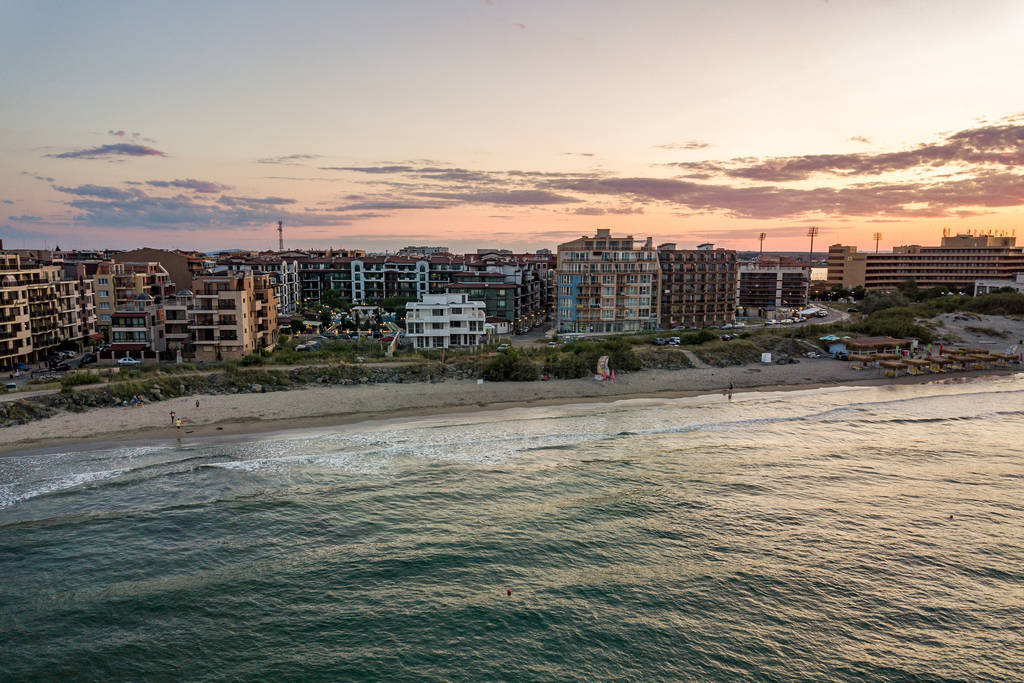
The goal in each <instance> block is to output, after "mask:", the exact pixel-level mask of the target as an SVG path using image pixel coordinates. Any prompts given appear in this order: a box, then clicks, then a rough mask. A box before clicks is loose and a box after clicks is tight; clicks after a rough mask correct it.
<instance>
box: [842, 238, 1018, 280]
mask: <svg viewBox="0 0 1024 683" xmlns="http://www.w3.org/2000/svg"><path fill="white" fill-rule="evenodd" d="M1020 272H1024V248H1022V247H1018V246H1017V239H1016V237H1014V236H1012V235H1003V234H998V235H992V234H989V235H972V234H967V233H962V234H957V235H950V234H949V232H948V231H945V232H944V234H943V237H942V243H941V244H940V246H937V247H922V246H920V245H917V244H912V245H908V246H902V247H894V248H893V250H892V252H889V253H885V252H883V253H878V254H876V253H872V252H858V251H857V247H853V246H844V245H841V244H833V245H832V246H831V247H829V248H828V279H827V282H828V285H829V286H830V287H833V286H836V285H838V286H841V287H842V288H844V289H853V288H854V287H857V286H863V287H864V288H865V289H867V290H869V291H871V290H882V289H895V288H896V287H897V286H898V285H900V284H902V283H903V282H906V281H907V280H913V281H914V282H915V283H916V284H917V286H918V287H936V286H939V285H945V286H947V287H949V288H951V289H964V290H967V291H970V290H971V289H972V288H973V286H974V281H975V280H1007V281H1012V280H1013V279H1014V278H1015V277H1016V275H1017V273H1020Z"/></svg>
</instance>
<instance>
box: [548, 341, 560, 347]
mask: <svg viewBox="0 0 1024 683" xmlns="http://www.w3.org/2000/svg"><path fill="white" fill-rule="evenodd" d="M548 346H558V342H554V341H549V342H548Z"/></svg>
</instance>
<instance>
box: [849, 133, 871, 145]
mask: <svg viewBox="0 0 1024 683" xmlns="http://www.w3.org/2000/svg"><path fill="white" fill-rule="evenodd" d="M850 142H863V143H864V144H865V145H870V144H871V138H868V137H864V136H863V135H854V136H853V137H851V138H850Z"/></svg>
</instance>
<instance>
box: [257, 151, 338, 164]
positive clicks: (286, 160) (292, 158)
mask: <svg viewBox="0 0 1024 683" xmlns="http://www.w3.org/2000/svg"><path fill="white" fill-rule="evenodd" d="M322 158H323V157H322V156H321V155H319V154H286V155H285V156H280V157H264V158H263V159H257V160H256V163H257V164H280V165H282V166H302V164H300V163H298V162H300V161H309V160H311V159H322Z"/></svg>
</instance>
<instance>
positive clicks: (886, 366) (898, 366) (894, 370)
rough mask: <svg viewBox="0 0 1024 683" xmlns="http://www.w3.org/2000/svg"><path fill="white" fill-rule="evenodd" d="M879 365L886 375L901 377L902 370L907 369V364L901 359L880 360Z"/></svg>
mask: <svg viewBox="0 0 1024 683" xmlns="http://www.w3.org/2000/svg"><path fill="white" fill-rule="evenodd" d="M878 366H879V367H880V368H881V369H882V372H883V373H884V374H885V376H886V377H899V376H900V371H903V370H906V368H907V364H906V363H904V362H903V361H901V360H883V361H879V363H878Z"/></svg>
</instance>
